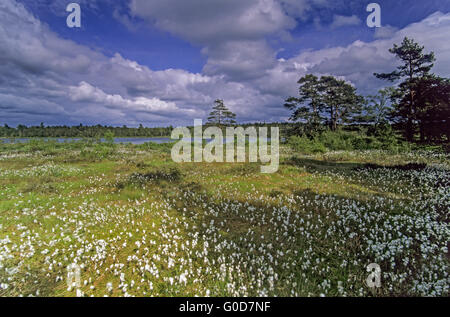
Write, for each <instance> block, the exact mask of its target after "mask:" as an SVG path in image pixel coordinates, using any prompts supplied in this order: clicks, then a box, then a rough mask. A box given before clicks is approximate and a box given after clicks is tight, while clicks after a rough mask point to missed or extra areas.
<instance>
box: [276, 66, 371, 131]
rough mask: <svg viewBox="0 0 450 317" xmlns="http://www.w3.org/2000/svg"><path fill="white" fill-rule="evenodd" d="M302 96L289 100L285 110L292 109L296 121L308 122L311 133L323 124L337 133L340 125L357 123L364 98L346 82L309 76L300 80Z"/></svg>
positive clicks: (292, 118)
mask: <svg viewBox="0 0 450 317" xmlns="http://www.w3.org/2000/svg"><path fill="white" fill-rule="evenodd" d="M298 83H299V84H300V88H299V95H300V96H299V97H298V98H296V97H289V98H288V99H287V100H286V103H285V105H284V106H285V107H286V108H287V109H289V110H292V111H293V113H292V116H291V118H290V119H291V120H292V121H294V122H295V121H300V122H303V123H305V124H306V125H307V126H308V127H309V128H310V129H311V134H310V135H312V134H314V133H315V132H317V131H318V130H319V127H320V125H321V124H323V125H328V126H329V127H330V129H332V130H333V131H335V130H337V128H338V125H339V124H343V123H352V122H355V120H357V116H358V114H359V113H360V111H361V107H362V105H363V103H364V98H363V97H361V96H359V95H357V94H356V88H355V87H353V86H352V85H350V84H348V83H347V82H345V81H344V80H339V79H337V78H335V77H333V76H322V77H321V78H320V79H319V78H318V77H316V76H314V75H311V74H309V75H306V76H305V77H302V78H300V80H299V81H298Z"/></svg>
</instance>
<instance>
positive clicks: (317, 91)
mask: <svg viewBox="0 0 450 317" xmlns="http://www.w3.org/2000/svg"><path fill="white" fill-rule="evenodd" d="M297 83H298V84H300V87H299V95H300V97H289V98H288V99H286V101H285V104H284V106H285V107H286V108H287V109H289V110H292V111H293V113H292V115H291V117H290V119H289V120H291V121H293V122H298V121H300V122H302V123H305V124H306V128H307V130H308V132H309V133H310V134H311V133H312V134H314V133H315V132H317V131H318V130H319V127H320V124H321V122H322V121H323V118H322V116H321V110H322V108H323V103H322V95H321V93H322V85H321V82H320V80H319V78H318V77H317V76H315V75H312V74H308V75H306V76H304V77H302V78H300V80H299V81H298V82H297Z"/></svg>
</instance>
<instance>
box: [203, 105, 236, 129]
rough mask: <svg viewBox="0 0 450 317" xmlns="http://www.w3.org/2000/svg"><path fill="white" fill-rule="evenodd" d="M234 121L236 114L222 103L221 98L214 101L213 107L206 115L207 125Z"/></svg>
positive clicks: (219, 124) (233, 122)
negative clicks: (207, 115)
mask: <svg viewBox="0 0 450 317" xmlns="http://www.w3.org/2000/svg"><path fill="white" fill-rule="evenodd" d="M235 123H236V114H234V113H233V112H231V111H230V110H229V109H228V108H227V107H226V106H225V104H224V103H223V100H221V99H217V100H216V101H215V102H214V107H213V108H212V111H211V113H210V114H209V117H208V123H207V124H209V125H218V126H219V127H221V126H223V125H230V124H235Z"/></svg>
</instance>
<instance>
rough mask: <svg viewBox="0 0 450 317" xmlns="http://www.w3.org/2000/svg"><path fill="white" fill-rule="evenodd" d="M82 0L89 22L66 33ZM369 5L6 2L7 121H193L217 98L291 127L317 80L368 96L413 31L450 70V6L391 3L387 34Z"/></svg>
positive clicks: (0, 95)
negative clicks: (293, 109) (304, 80)
mask: <svg viewBox="0 0 450 317" xmlns="http://www.w3.org/2000/svg"><path fill="white" fill-rule="evenodd" d="M70 2H78V3H79V4H80V6H81V9H82V27H81V28H79V29H77V28H68V27H67V26H66V23H65V22H66V17H67V15H68V13H67V12H65V7H66V6H67V4H68V3H70ZM371 2H373V1H360V0H183V1H182V0H165V1H162V0H122V1H113V0H90V1H89V0H79V1H65V0H33V1H32V0H4V1H2V4H0V43H3V45H2V46H3V48H0V60H2V61H3V63H2V65H1V66H0V84H2V85H0V124H1V123H2V121H3V122H4V123H8V124H9V125H16V124H18V123H25V124H39V123H40V122H45V123H46V124H52V125H53V124H78V123H83V124H97V123H100V124H110V125H122V124H127V125H130V126H136V125H138V124H140V123H142V124H144V125H146V126H160V125H184V124H192V122H193V119H194V118H206V117H207V114H208V111H209V109H210V107H211V105H212V103H213V101H214V100H215V99H217V98H221V99H224V100H225V103H226V104H227V105H228V106H229V107H230V108H231V109H232V110H233V111H235V112H236V113H237V115H238V119H240V121H241V122H251V121H256V120H265V121H284V120H286V118H287V117H288V116H289V114H288V113H287V112H286V111H285V110H284V109H283V107H282V104H283V100H284V99H285V98H286V97H288V96H289V95H294V94H295V93H296V90H297V85H296V81H297V80H298V78H299V77H301V76H302V75H304V74H306V73H315V74H317V75H323V74H332V75H336V76H339V77H342V78H344V79H346V80H348V81H349V82H351V83H352V84H354V85H355V86H356V87H357V88H358V91H359V92H360V93H362V94H368V93H373V92H375V91H376V90H377V89H379V88H381V87H383V85H386V83H383V82H380V81H379V80H377V79H375V78H373V76H372V73H373V72H380V71H388V70H390V69H392V68H393V67H395V65H396V63H395V60H394V59H393V57H392V56H390V54H389V53H388V52H387V50H388V48H389V47H391V46H392V44H393V43H398V42H399V41H401V39H402V38H403V37H404V36H411V37H413V38H415V39H417V40H418V41H419V42H421V44H423V45H425V46H426V48H427V49H428V50H433V51H435V52H436V55H437V57H438V63H436V67H435V69H434V70H435V72H437V73H438V74H440V75H442V76H447V77H448V76H449V75H450V54H449V53H450V44H449V42H450V41H448V40H449V35H448V34H450V13H449V12H450V1H442V0H439V1H438V0H428V1H412V0H397V1H393V0H384V1H381V0H379V1H377V3H378V4H380V6H381V13H382V28H369V27H368V26H367V25H366V18H367V16H368V14H369V13H368V12H366V6H367V4H369V3H371Z"/></svg>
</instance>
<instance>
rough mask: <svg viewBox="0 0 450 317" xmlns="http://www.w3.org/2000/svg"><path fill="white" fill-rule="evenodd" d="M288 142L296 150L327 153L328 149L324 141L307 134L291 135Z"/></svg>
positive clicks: (307, 152) (308, 152) (309, 152)
mask: <svg viewBox="0 0 450 317" xmlns="http://www.w3.org/2000/svg"><path fill="white" fill-rule="evenodd" d="M288 144H289V146H290V147H291V148H292V149H293V150H294V151H296V152H301V153H306V154H314V153H325V152H326V151H327V148H326V147H325V145H324V144H323V143H321V142H320V141H318V140H317V139H310V138H308V137H306V136H291V137H290V138H289V141H288Z"/></svg>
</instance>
